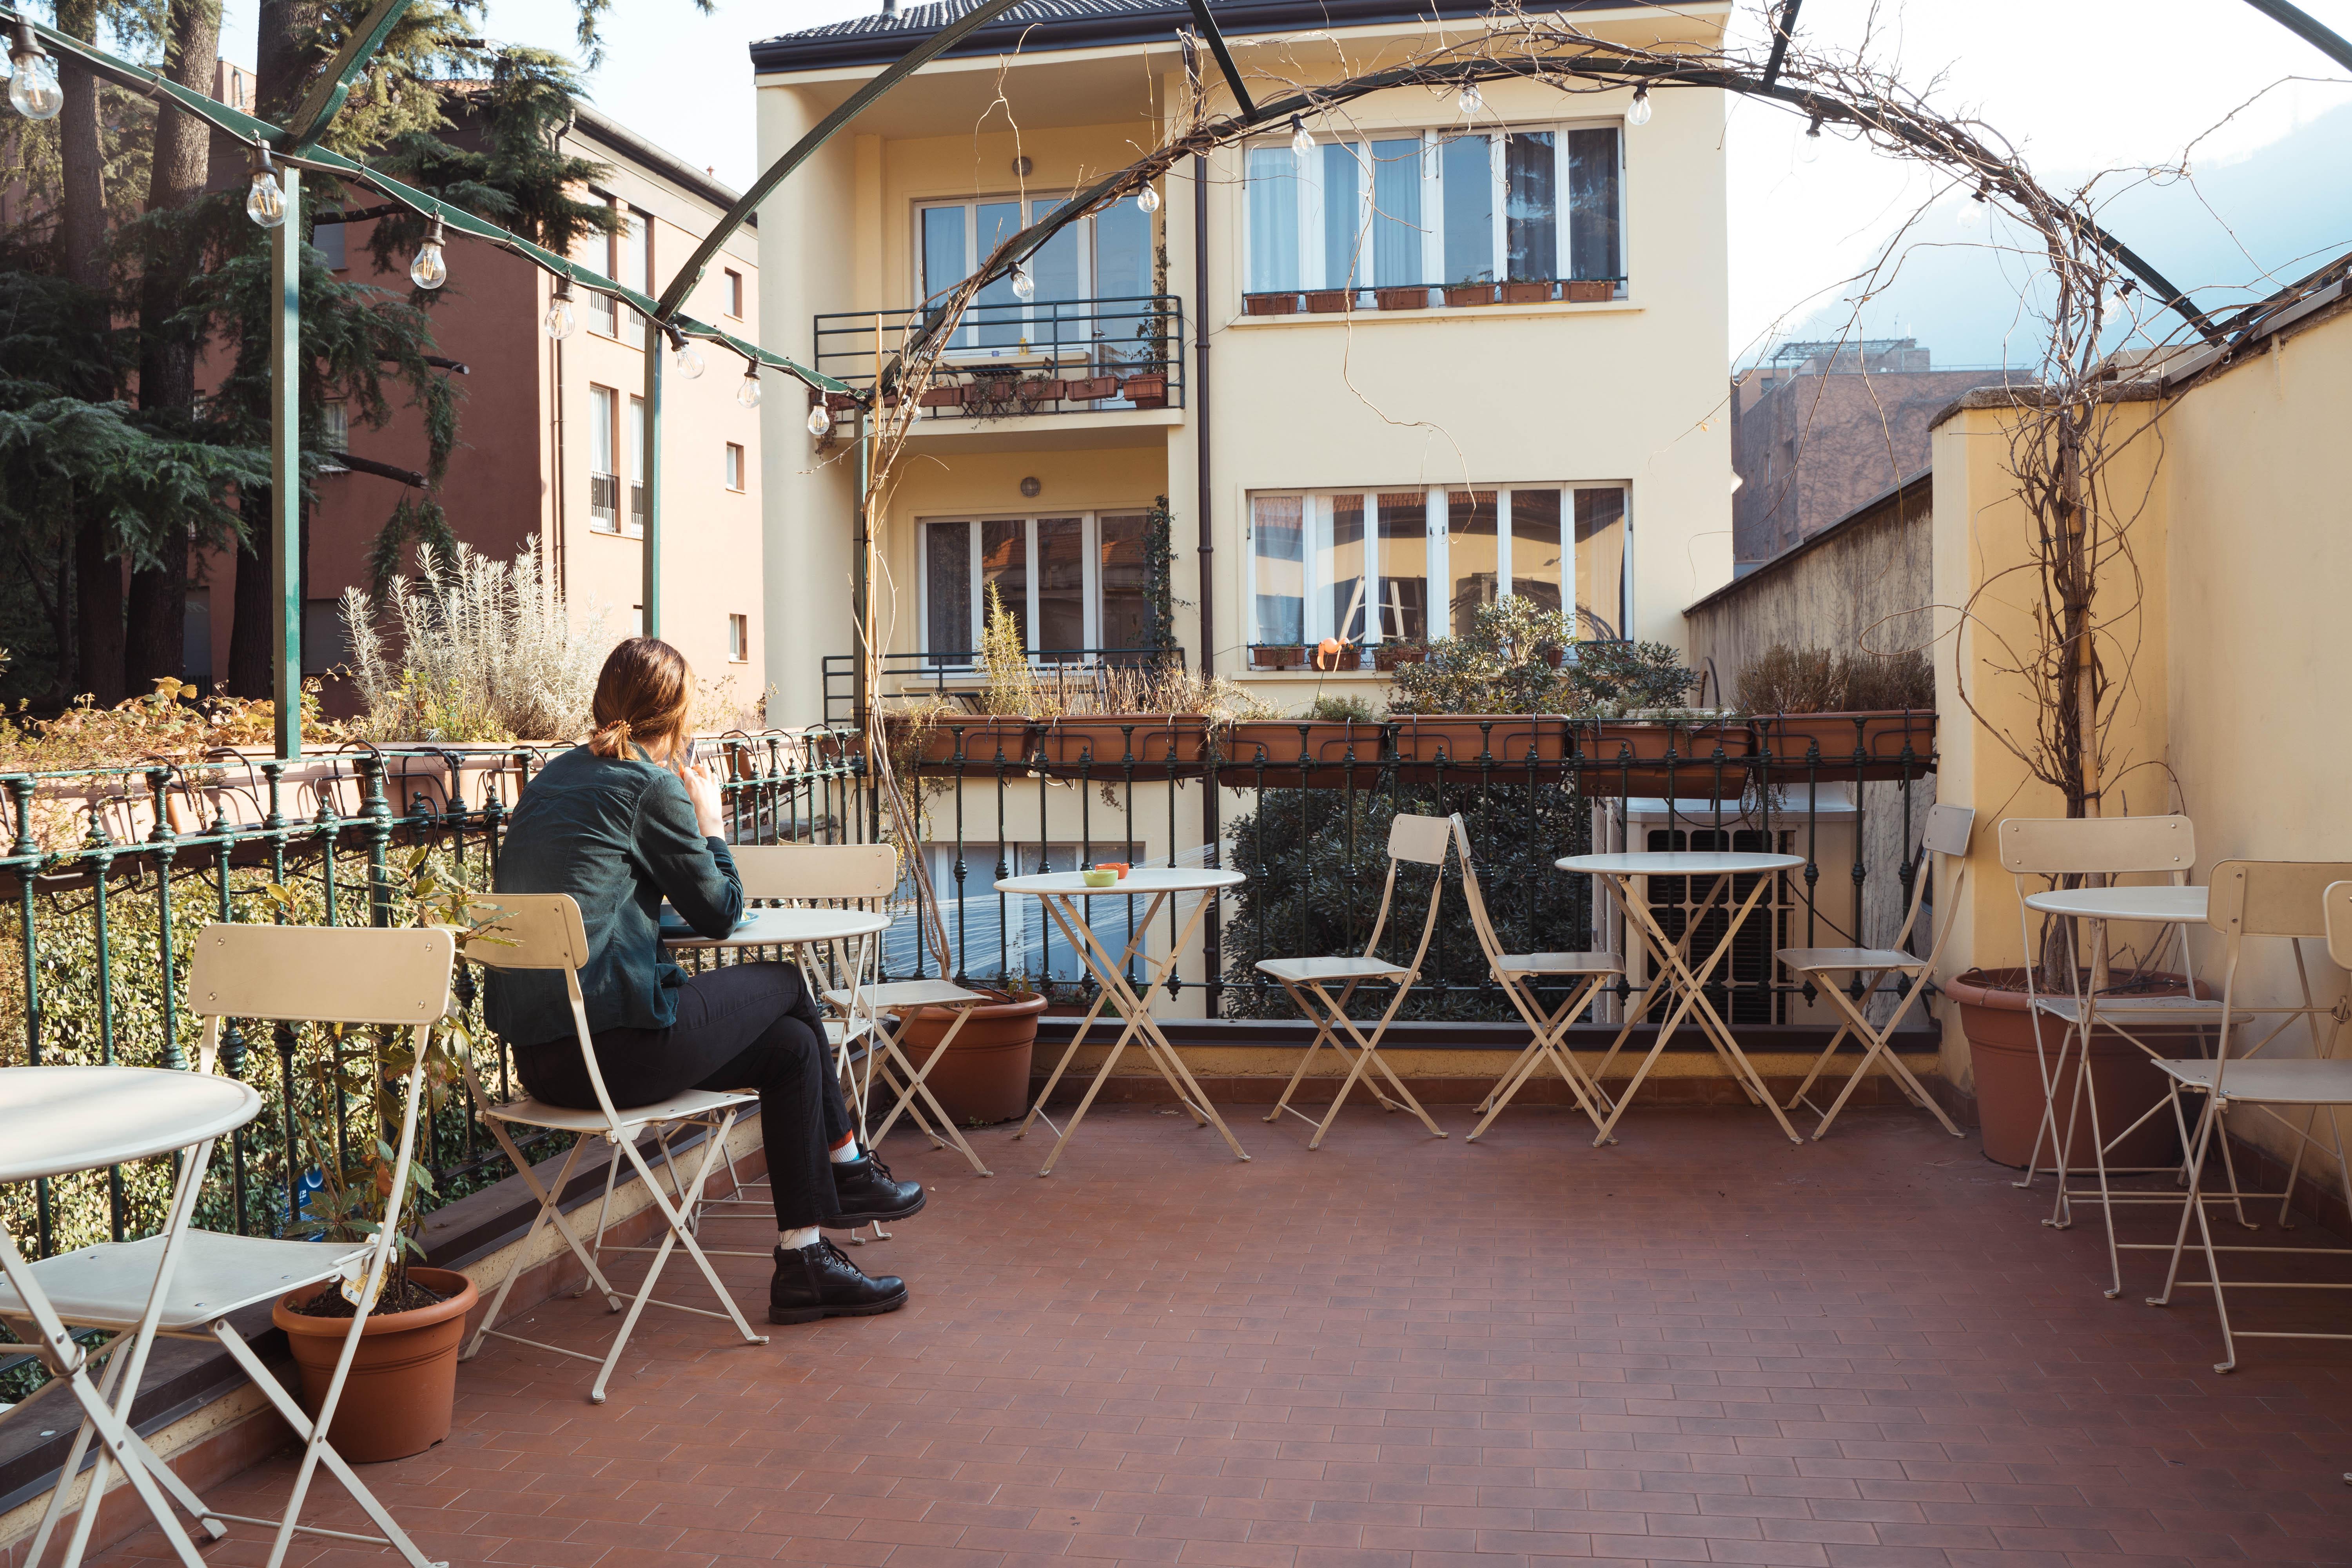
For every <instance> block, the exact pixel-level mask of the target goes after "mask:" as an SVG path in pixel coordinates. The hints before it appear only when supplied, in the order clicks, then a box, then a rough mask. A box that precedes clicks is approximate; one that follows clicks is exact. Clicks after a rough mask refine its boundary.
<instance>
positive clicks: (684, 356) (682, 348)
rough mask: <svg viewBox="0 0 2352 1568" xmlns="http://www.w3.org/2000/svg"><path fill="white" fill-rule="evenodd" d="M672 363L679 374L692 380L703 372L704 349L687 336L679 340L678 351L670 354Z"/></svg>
mask: <svg viewBox="0 0 2352 1568" xmlns="http://www.w3.org/2000/svg"><path fill="white" fill-rule="evenodd" d="M669 363H670V364H671V365H672V366H673V367H675V368H676V369H677V374H680V375H682V376H684V377H686V379H687V380H688V381H692V380H693V379H694V378H695V377H697V376H698V375H700V374H702V351H701V350H700V349H698V348H696V347H695V346H694V344H693V343H692V342H690V341H688V339H685V338H680V339H678V341H677V353H674V354H672V355H671V356H670V361H669Z"/></svg>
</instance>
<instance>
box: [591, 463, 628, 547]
mask: <svg viewBox="0 0 2352 1568" xmlns="http://www.w3.org/2000/svg"><path fill="white" fill-rule="evenodd" d="M588 526H589V527H591V528H593V529H595V530H596V531H598V532H600V533H618V532H620V531H621V480H620V477H619V476H618V475H616V474H590V475H589V476H588Z"/></svg>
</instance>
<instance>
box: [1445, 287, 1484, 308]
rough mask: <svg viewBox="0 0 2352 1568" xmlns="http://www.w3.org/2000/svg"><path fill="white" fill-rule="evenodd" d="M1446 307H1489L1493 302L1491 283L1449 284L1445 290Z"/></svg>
mask: <svg viewBox="0 0 2352 1568" xmlns="http://www.w3.org/2000/svg"><path fill="white" fill-rule="evenodd" d="M1445 302H1446V303H1447V304H1448V305H1455V306H1460V305H1491V304H1493V303H1494V302H1495V286H1494V285H1493V284H1492V283H1449V284H1447V285H1446V288H1445Z"/></svg>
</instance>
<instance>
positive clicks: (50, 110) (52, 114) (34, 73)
mask: <svg viewBox="0 0 2352 1568" xmlns="http://www.w3.org/2000/svg"><path fill="white" fill-rule="evenodd" d="M8 63H9V65H10V66H12V67H13V68H15V74H13V75H12V76H10V77H9V79H8V101H9V103H10V104H12V105H14V106H15V108H16V112H17V113H19V114H21V115H23V116H24V117H25V118H26V119H27V120H55V119H56V118H57V117H58V110H61V109H63V108H64V107H65V106H66V95H65V89H62V88H60V87H58V63H57V61H55V60H53V59H51V58H49V57H48V55H47V52H46V51H45V50H43V49H42V47H41V40H40V39H39V38H37V37H35V36H34V34H33V24H32V23H30V22H18V23H17V24H16V43H15V44H14V45H13V46H12V47H10V48H9V50H8Z"/></svg>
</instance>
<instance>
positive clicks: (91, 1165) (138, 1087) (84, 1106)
mask: <svg viewBox="0 0 2352 1568" xmlns="http://www.w3.org/2000/svg"><path fill="white" fill-rule="evenodd" d="M260 1114H261V1096H259V1095H257V1094H256V1093H254V1092H253V1090H252V1089H250V1088H249V1087H247V1085H245V1084H242V1083H239V1082H238V1081H237V1080H236V1079H233V1078H221V1077H218V1076H216V1075H215V1074H212V1073H206V1072H188V1071H185V1070H183V1069H181V1068H122V1067H43V1068H0V1182H29V1181H32V1180H34V1179H35V1178H37V1177H40V1176H63V1175H68V1174H69V1173H73V1172H75V1171H95V1170H98V1169H100V1167H102V1166H106V1165H119V1164H121V1163H125V1162H127V1161H131V1160H143V1159H146V1158H147V1157H148V1156H149V1155H151V1154H168V1153H171V1152H173V1151H174V1150H178V1149H189V1148H194V1146H195V1145H196V1144H198V1143H201V1142H204V1141H205V1139H207V1138H217V1137H219V1136H220V1135H221V1134H222V1133H224V1132H228V1131H234V1130H235V1129H236V1128H239V1127H242V1126H244V1125H245V1124H246V1123H247V1122H248V1121H252V1120H253V1119H254V1118H255V1117H256V1116H258V1115H260Z"/></svg>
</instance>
